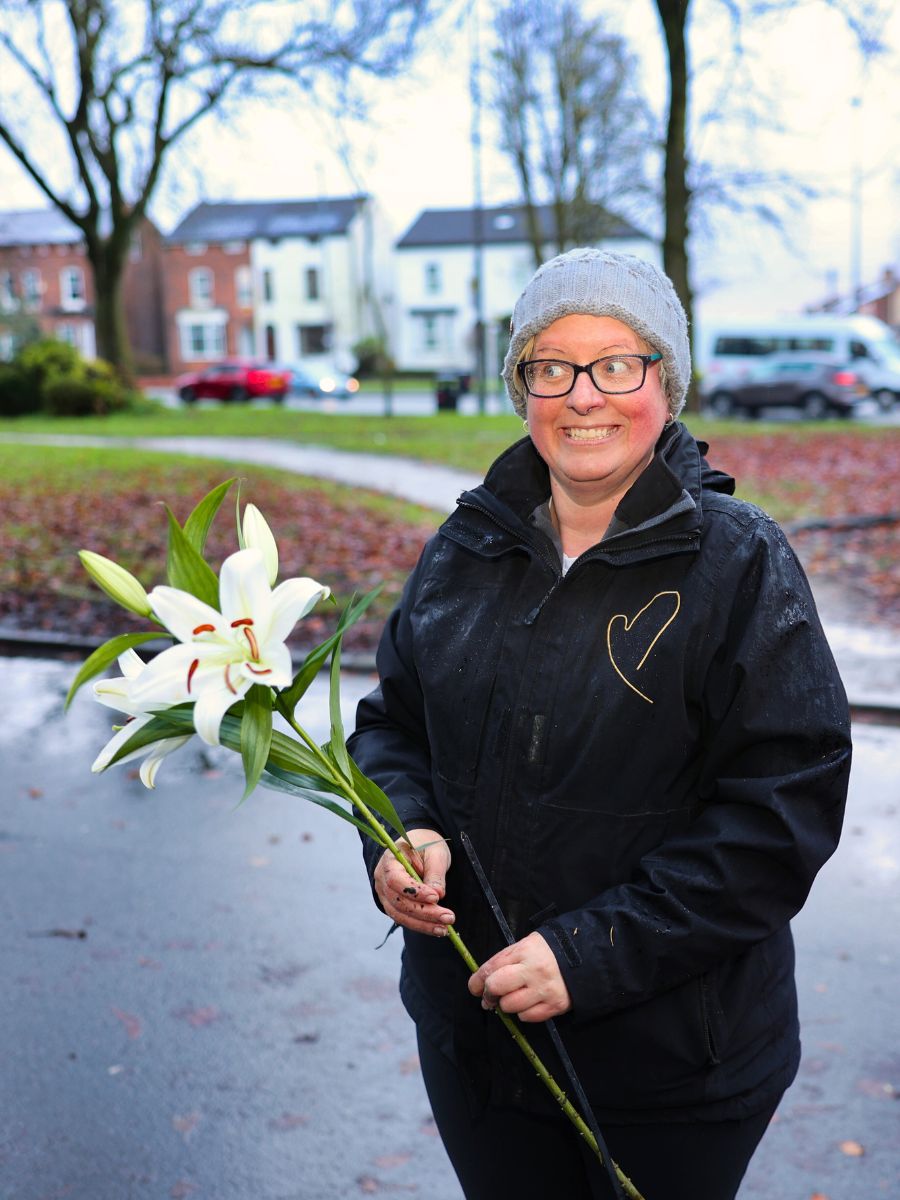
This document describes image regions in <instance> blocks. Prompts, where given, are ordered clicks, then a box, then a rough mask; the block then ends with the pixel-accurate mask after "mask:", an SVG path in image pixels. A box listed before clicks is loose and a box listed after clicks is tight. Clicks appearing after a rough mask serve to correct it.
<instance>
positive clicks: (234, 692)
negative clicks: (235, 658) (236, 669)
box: [225, 663, 238, 696]
mask: <svg viewBox="0 0 900 1200" xmlns="http://www.w3.org/2000/svg"><path fill="white" fill-rule="evenodd" d="M225 686H226V687H227V688H228V690H229V692H231V694H232V695H234V696H237V695H238V690H237V688H236V687H235V686H234V684H233V683H232V682H231V663H226V664H225Z"/></svg>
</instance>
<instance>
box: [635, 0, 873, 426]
mask: <svg viewBox="0 0 900 1200" xmlns="http://www.w3.org/2000/svg"><path fill="white" fill-rule="evenodd" d="M719 2H720V3H721V4H722V5H723V6H724V8H725V10H726V11H727V13H728V14H729V16H730V18H731V27H732V42H733V45H732V48H733V49H735V50H737V52H738V53H740V49H741V47H740V41H741V32H742V29H743V25H744V23H745V22H746V21H747V20H751V19H754V18H758V17H761V16H766V15H769V14H772V13H777V12H779V11H787V10H789V9H791V8H792V7H796V0H719ZM816 2H818V3H821V4H823V5H827V6H828V7H830V8H832V9H835V10H836V11H838V12H839V13H840V14H841V15H842V16H843V18H844V20H845V21H846V22H847V26H848V28H849V29H850V31H851V33H852V34H853V36H854V38H855V39H856V41H857V44H858V46H859V49H860V51H861V53H862V54H863V56H864V57H866V58H868V57H871V56H872V55H874V54H876V53H878V52H879V51H880V50H881V49H882V47H881V44H880V40H879V37H878V30H879V29H880V28H881V27H882V25H883V24H884V20H885V19H886V15H887V13H888V11H889V3H888V2H887V0H816ZM656 8H657V12H658V13H659V19H660V24H661V26H662V32H663V38H664V41H665V45H666V53H667V56H668V75H669V97H668V100H669V103H668V113H667V118H666V137H665V159H664V166H663V266H664V268H665V270H666V273H667V274H668V275H669V277H670V278H671V280H672V282H673V283H674V285H675V290H676V291H677V292H678V295H679V296H680V298H681V301H682V304H683V305H684V307H685V311H686V312H687V316H688V322H689V327H690V328H691V329H693V310H694V296H693V290H692V287H691V272H690V261H689V250H688V238H689V234H690V230H691V223H692V217H693V207H694V200H695V198H699V197H702V198H703V199H704V200H705V201H709V200H710V199H713V198H715V199H717V200H718V201H719V202H720V203H721V202H723V201H727V203H728V204H729V205H730V206H731V207H736V206H737V205H738V204H739V203H740V201H738V200H737V199H736V197H737V196H738V195H739V194H740V193H741V192H742V191H743V192H744V194H745V195H746V193H747V190H748V189H752V188H757V189H758V188H759V187H760V185H766V186H768V187H769V190H770V195H774V194H775V193H776V192H778V193H780V194H781V196H782V197H783V198H785V199H786V200H787V202H788V203H791V202H792V201H793V200H797V199H800V198H802V197H803V195H804V193H805V195H806V196H807V197H808V196H809V192H808V190H806V189H804V188H803V186H802V184H800V183H799V182H798V181H797V180H794V179H792V178H791V177H790V176H789V175H787V174H784V173H782V174H781V175H779V176H778V177H773V176H770V175H767V174H766V173H765V172H746V171H743V172H741V171H739V172H736V173H735V175H734V176H733V178H732V179H731V180H730V181H729V180H728V179H727V178H726V177H725V176H724V175H723V174H722V173H718V177H716V172H714V171H712V172H711V171H710V170H709V169H707V168H704V167H702V166H700V165H699V164H698V166H699V169H697V168H696V167H695V165H694V164H692V163H691V161H690V152H689V142H688V124H689V112H690V100H691V82H692V73H691V70H690V65H689V53H688V12H689V8H690V0H656ZM729 185H730V186H729ZM772 185H777V186H776V187H775V188H774V189H773V187H772ZM745 203H746V202H745ZM752 207H753V211H754V212H755V214H756V215H757V216H761V217H763V219H768V220H770V221H771V222H772V223H774V224H776V225H777V224H780V219H779V216H778V214H777V213H776V211H775V210H774V209H773V208H772V207H771V205H767V204H766V202H765V201H760V202H759V204H756V205H753V206H752ZM694 401H695V398H694V397H693V395H692V396H691V397H690V398H689V402H688V403H689V406H691V407H692V406H693V404H694Z"/></svg>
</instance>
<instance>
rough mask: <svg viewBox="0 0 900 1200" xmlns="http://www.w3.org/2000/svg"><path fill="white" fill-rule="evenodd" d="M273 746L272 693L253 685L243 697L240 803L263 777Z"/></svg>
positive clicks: (256, 684) (261, 686) (259, 685)
mask: <svg viewBox="0 0 900 1200" xmlns="http://www.w3.org/2000/svg"><path fill="white" fill-rule="evenodd" d="M271 745H272V691H271V688H267V687H264V686H263V685H262V684H259V683H255V684H254V685H253V687H251V688H250V690H249V691H248V692H247V694H246V695H245V696H244V712H243V715H242V716H241V761H242V762H243V764H244V776H245V778H246V781H247V782H246V786H245V788H244V794H243V796H242V797H241V803H243V802H244V800H246V799H247V797H248V796H249V795H250V793H251V792H252V791H253V789H254V788H255V787H256V785H257V784H258V783H259V777H260V775H262V773H263V768H264V767H265V765H266V763H267V762H268V760H269V749H270V747H271Z"/></svg>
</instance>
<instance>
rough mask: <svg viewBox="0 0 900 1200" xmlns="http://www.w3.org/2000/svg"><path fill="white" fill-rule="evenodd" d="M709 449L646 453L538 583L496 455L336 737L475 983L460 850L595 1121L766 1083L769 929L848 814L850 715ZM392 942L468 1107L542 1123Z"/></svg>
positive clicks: (481, 911) (403, 609) (783, 918)
mask: <svg viewBox="0 0 900 1200" xmlns="http://www.w3.org/2000/svg"><path fill="white" fill-rule="evenodd" d="M705 450H706V447H705V446H702V445H700V446H698V444H697V443H696V442H695V441H694V439H693V438H692V437H691V435H690V434H689V433H688V432H687V430H686V429H685V428H684V427H683V426H681V425H675V426H672V427H671V428H669V429H667V430H666V431H664V433H663V436H662V438H661V439H660V442H659V444H658V446H657V448H656V455H655V457H654V459H653V460H652V462H651V464H650V465H649V466H648V468H647V469H646V471H645V472H644V473H643V474H642V475H641V476H640V478H639V479H638V480H637V482H636V483H635V484H634V485H633V486H632V488H631V490H630V491H629V492H628V493H627V494H626V496H625V497H624V498H623V500H622V501H621V503H620V505H619V508H618V509H617V512H616V515H615V517H614V518H613V523H612V525H611V526H610V529H609V530H608V531H607V534H606V536H605V537H604V539H603V541H601V542H600V543H599V544H597V545H596V546H594V547H593V548H592V549H590V550H588V551H587V552H586V553H584V554H582V555H581V557H580V558H579V559H578V560H577V561H576V562H575V563H574V565H573V566H572V567H571V568H570V570H569V571H568V573H567V574H566V575H565V576H562V575H561V570H560V562H559V554H558V551H557V549H556V547H555V546H554V545H553V544H552V543H551V541H550V540H549V538H548V537H546V536H545V535H544V534H543V533H541V532H540V531H539V529H538V528H536V527H535V525H534V523H533V522H532V520H531V515H532V514H533V513H534V511H535V509H536V507H538V506H539V505H540V504H541V503H542V502H544V501H546V499H547V496H548V495H549V480H548V474H547V469H546V467H545V465H544V463H543V462H542V460H541V459H540V457H539V456H538V455H537V453H536V452H535V450H534V449H533V447H532V445H531V442H530V441H529V440H528V439H525V440H523V441H521V442H519V443H517V444H516V445H514V446H513V447H511V448H510V450H508V451H507V452H506V453H505V454H503V455H502V456H501V457H500V458H499V459H498V460H497V462H496V463H495V464H494V466H493V467H492V468H491V470H490V472H489V474H488V475H487V478H486V480H485V482H484V484H483V485H482V486H481V487H478V488H476V489H475V490H473V491H471V492H467V493H465V494H464V495H463V496H461V497H460V500H459V503H458V508H457V509H456V511H455V512H454V513H453V514H452V515H451V516H450V517H449V519H448V520H447V521H445V522H444V524H443V525H442V526H441V528H440V530H439V531H438V533H437V534H436V535H435V537H434V538H433V539H432V540H431V541H430V542H429V543H428V545H427V546H426V548H425V550H424V552H423V554H422V557H421V559H420V561H419V564H418V566H417V567H416V569H415V571H414V572H413V574H412V576H411V577H410V579H409V581H408V584H407V586H406V589H405V592H404V594H403V597H402V600H401V602H400V604H399V605H398V607H397V609H396V610H395V612H394V613H393V615H392V616H391V618H390V620H389V622H388V625H387V627H386V629H385V631H384V635H383V637H382V641H381V645H380V648H379V652H378V670H379V675H380V680H381V682H380V685H379V687H378V688H377V689H376V690H375V691H374V692H373V693H372V694H371V695H369V696H368V697H367V698H365V699H364V700H363V701H362V702H361V704H360V706H359V713H358V718H357V729H356V733H355V734H354V736H353V738H352V740H351V751H352V753H353V755H354V757H355V759H356V761H357V762H358V764H359V766H360V767H361V768H362V769H363V771H365V772H366V773H367V774H369V775H371V776H372V777H374V778H375V779H376V780H377V782H378V783H379V784H380V785H381V786H382V788H383V789H384V790H385V791H386V792H387V793H388V795H390V797H391V799H392V800H393V802H394V804H395V806H396V808H397V810H398V812H399V815H400V817H401V819H402V820H403V821H404V823H405V824H406V825H407V827H408V828H409V829H414V828H416V827H419V828H424V827H432V828H435V829H438V830H441V831H442V832H443V833H444V834H445V835H446V836H447V837H448V838H450V840H451V846H452V848H453V852H454V861H453V865H452V867H451V869H450V872H449V875H448V891H447V897H446V901H445V903H446V904H447V905H448V906H450V907H452V908H453V909H454V911H455V912H456V916H457V927H458V929H459V931H460V934H461V936H462V937H463V938H464V940H466V941H467V943H468V944H469V947H470V949H471V950H472V951H473V953H474V954H475V955H476V957H477V958H478V959H479V961H483V960H484V958H486V957H488V956H490V955H491V954H492V953H494V952H496V951H497V950H498V949H500V948H501V947H502V946H503V944H504V942H503V939H502V937H501V935H500V933H499V931H498V929H497V928H496V925H495V924H494V921H493V917H492V915H491V913H490V910H489V908H488V906H487V904H486V902H485V900H484V898H483V896H482V894H481V891H480V889H479V887H478V884H477V881H476V880H475V878H474V875H473V873H472V871H471V868H470V867H469V864H468V862H467V860H466V856H465V853H464V852H463V851H462V849H461V848H460V847H458V844H456V839H457V836H458V833H459V831H460V830H466V831H468V833H469V835H470V836H471V838H472V841H473V843H474V845H475V848H476V850H477V851H478V854H479V856H480V858H481V860H482V862H483V864H484V866H485V869H486V870H487V872H488V875H489V876H490V878H491V880H492V883H493V885H494V888H495V890H496V892H497V895H498V898H499V900H500V904H501V907H502V908H503V909H504V911H505V913H506V914H507V917H508V918H509V921H510V923H511V924H512V926H513V930H514V932H515V933H516V936H517V937H522V936H524V935H525V934H526V933H528V932H529V931H530V930H532V929H538V930H539V931H540V933H541V934H542V935H543V936H544V937H545V938H546V940H547V941H548V943H549V944H550V946H551V947H552V949H553V951H554V953H555V954H556V956H557V959H558V961H559V966H560V969H561V971H562V974H563V976H564V978H565V981H566V984H567V986H568V988H569V992H570V994H571V997H572V1002H573V1007H572V1010H571V1012H570V1013H568V1014H566V1015H565V1016H564V1017H562V1018H560V1019H559V1021H558V1025H559V1028H560V1031H561V1033H562V1034H563V1037H564V1040H565V1041H566V1044H567V1048H568V1049H569V1052H570V1054H571V1056H572V1058H573V1060H574V1062H575V1066H576V1069H577V1070H578V1072H579V1075H580V1076H581V1079H582V1082H583V1083H584V1085H585V1089H586V1091H587V1093H588V1096H589V1098H590V1100H591V1102H592V1105H593V1106H594V1107H595V1111H596V1113H597V1115H598V1117H599V1118H600V1119H601V1120H605V1121H608V1122H615V1121H616V1120H618V1121H628V1122H631V1121H640V1120H647V1121H659V1120H675V1121H679V1120H688V1119H709V1120H716V1119H725V1118H730V1117H739V1116H745V1115H749V1114H751V1113H753V1112H756V1111H760V1110H761V1109H762V1108H763V1107H764V1106H765V1105H767V1104H768V1103H770V1102H771V1101H774V1100H775V1099H776V1098H777V1096H778V1095H779V1094H780V1093H781V1091H782V1090H783V1089H784V1088H785V1087H786V1086H787V1084H788V1083H789V1082H790V1081H791V1079H792V1078H793V1076H794V1074H795V1072H796V1069H797V1065H798V1061H799V1034H798V1024H797V1010H796V994H795V988H794V980H793V946H792V941H791V934H790V930H789V926H788V922H789V921H790V919H791V917H793V915H794V914H795V913H796V912H797V911H798V910H799V909H800V907H801V906H802V905H803V903H804V901H805V899H806V896H807V893H808V891H809V888H810V885H811V883H812V880H813V878H814V876H815V874H816V872H817V871H818V870H819V868H820V867H821V866H822V864H823V863H824V862H825V860H826V859H827V858H828V857H829V855H830V854H831V853H832V852H833V850H834V848H835V846H836V844H837V840H838V836H839V833H840V827H841V819H842V814H843V806H844V800H845V796H846V788H847V778H848V773H849V767H850V741H849V724H848V714H847V705H846V698H845V696H844V692H843V688H842V686H841V682H840V679H839V677H838V674H837V671H836V668H835V665H834V661H833V659H832V656H831V653H830V651H829V648H828V645H827V643H826V641H825V638H824V635H823V633H822V629H821V626H820V624H819V621H818V617H817V615H816V611H815V607H814V604H813V600H812V597H811V595H810V592H809V588H808V585H807V582H806V579H805V577H804V574H803V571H802V569H801V568H800V566H799V564H798V563H797V560H796V558H795V556H794V554H793V552H792V550H791V548H790V546H789V545H788V544H787V542H786V540H785V538H784V535H783V534H782V532H781V530H780V529H779V528H778V526H777V525H776V524H775V523H774V522H773V521H772V520H771V519H770V518H769V517H767V516H766V515H765V514H764V513H763V512H761V511H760V510H759V509H758V508H756V507H754V506H752V505H750V504H748V503H745V502H742V501H739V500H736V499H734V497H733V496H732V494H731V493H732V492H733V487H734V485H733V481H732V480H731V479H730V478H729V477H727V476H724V475H722V474H721V473H718V472H714V471H713V470H711V469H710V467H709V466H708V464H707V463H706V460H705V459H704V457H703V453H704V452H705ZM365 853H366V857H367V862H368V866H369V870H370V873H371V871H372V870H373V869H374V865H375V863H376V862H377V859H378V857H379V851H378V849H377V847H375V846H374V844H369V845H368V846H367V848H366V851H365ZM404 936H405V948H404V956H403V970H402V979H401V992H402V995H403V999H404V1002H405V1004H406V1007H407V1009H408V1011H409V1012H410V1014H411V1016H412V1017H413V1018H414V1020H415V1021H416V1022H417V1023H418V1024H419V1026H420V1028H421V1029H422V1031H423V1032H424V1033H425V1034H426V1036H428V1037H430V1038H431V1039H432V1040H433V1041H434V1042H435V1043H436V1044H437V1045H438V1046H440V1047H441V1048H443V1049H444V1050H445V1051H446V1052H447V1053H448V1054H449V1055H450V1056H451V1057H452V1058H453V1059H454V1060H455V1061H456V1062H457V1063H458V1064H459V1065H460V1066H461V1067H462V1068H463V1069H464V1071H465V1072H466V1073H467V1074H468V1077H469V1079H470V1081H471V1085H472V1094H473V1097H475V1098H477V1099H479V1100H480V1101H485V1100H487V1099H491V1100H492V1101H493V1102H496V1103H512V1104H518V1105H520V1106H524V1107H530V1108H535V1109H538V1110H540V1109H542V1108H543V1107H544V1106H545V1105H549V1104H551V1101H550V1100H549V1098H545V1097H544V1091H543V1088H542V1087H541V1086H540V1084H539V1083H538V1082H537V1081H536V1080H535V1078H534V1077H533V1074H532V1072H531V1071H530V1069H529V1068H528V1066H527V1064H526V1062H525V1060H524V1058H523V1057H522V1056H521V1053H520V1051H519V1050H518V1049H517V1048H516V1047H515V1045H514V1044H513V1043H512V1040H511V1039H510V1038H509V1035H508V1034H507V1033H506V1031H505V1030H504V1029H503V1028H502V1026H501V1024H500V1022H499V1021H497V1020H496V1018H495V1017H494V1016H493V1015H492V1014H489V1013H485V1012H483V1010H482V1009H481V1008H480V1005H479V1002H478V1001H477V1000H475V999H473V998H472V997H471V996H470V995H469V993H468V991H467V990H466V979H467V976H468V972H467V970H466V968H465V966H464V965H463V964H462V962H461V961H460V960H459V959H458V957H457V955H456V954H455V953H454V952H453V950H452V949H451V947H450V946H449V945H447V944H446V943H445V942H444V941H443V940H442V939H438V938H429V937H427V936H425V935H420V934H414V933H409V932H406V931H405V932H404ZM526 1032H527V1034H528V1036H529V1038H532V1039H533V1040H534V1041H535V1045H536V1049H538V1052H539V1053H541V1054H542V1056H543V1055H546V1058H545V1061H546V1062H547V1063H548V1065H550V1067H551V1070H553V1067H554V1065H555V1064H554V1058H553V1053H552V1050H551V1049H550V1048H549V1047H548V1044H547V1043H546V1034H545V1032H544V1031H543V1030H541V1028H540V1026H537V1025H529V1026H527V1027H526Z"/></svg>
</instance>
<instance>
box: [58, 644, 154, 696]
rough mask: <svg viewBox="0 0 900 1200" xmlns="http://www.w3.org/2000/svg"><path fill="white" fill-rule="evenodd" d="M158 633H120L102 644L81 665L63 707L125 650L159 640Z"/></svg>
mask: <svg viewBox="0 0 900 1200" xmlns="http://www.w3.org/2000/svg"><path fill="white" fill-rule="evenodd" d="M160 636H163V635H161V634H160V633H158V632H157V633H120V634H119V635H118V637H114V638H110V639H109V641H108V642H104V643H103V645H102V646H98V647H97V649H96V650H95V651H94V652H93V654H91V656H90V657H89V658H88V659H87V660H86V661H85V662H84V663H83V664H82V666H81V668H80V670H79V672H78V674H77V675H76V676H75V678H74V679H73V680H72V686H71V687H70V688H69V691H68V694H67V696H66V703H65V707H66V708H68V707H69V705H70V704H71V703H72V701H73V699H74V698H75V693H76V692H77V691H78V689H79V688H80V687H81V686H82V685H83V684H85V683H87V681H88V680H89V679H93V678H94V676H95V675H99V674H100V672H101V671H105V670H106V668H107V667H108V666H109V664H110V663H112V662H115V660H116V659H117V658H118V657H119V655H120V654H122V653H124V651H126V650H130V649H131V648H132V647H133V646H140V644H141V643H142V642H152V641H156V640H158V639H159V638H160Z"/></svg>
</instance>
